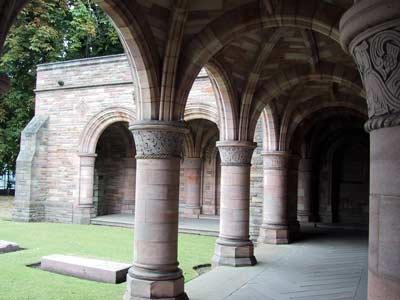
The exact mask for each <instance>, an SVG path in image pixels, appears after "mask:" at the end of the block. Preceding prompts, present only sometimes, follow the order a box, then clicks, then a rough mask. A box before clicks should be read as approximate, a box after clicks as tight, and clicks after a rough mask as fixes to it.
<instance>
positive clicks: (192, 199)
mask: <svg viewBox="0 0 400 300" xmlns="http://www.w3.org/2000/svg"><path fill="white" fill-rule="evenodd" d="M183 167H184V170H185V172H184V176H185V185H184V189H185V209H184V213H183V215H184V216H185V217H188V218H198V217H199V215H200V212H201V207H200V196H201V158H199V157H195V158H191V157H190V158H185V160H184V162H183Z"/></svg>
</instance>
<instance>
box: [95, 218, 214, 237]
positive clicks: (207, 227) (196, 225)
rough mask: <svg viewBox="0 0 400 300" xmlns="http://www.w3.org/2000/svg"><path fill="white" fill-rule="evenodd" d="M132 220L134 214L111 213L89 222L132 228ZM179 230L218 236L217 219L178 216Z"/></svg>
mask: <svg viewBox="0 0 400 300" xmlns="http://www.w3.org/2000/svg"><path fill="white" fill-rule="evenodd" d="M134 221H135V219H134V216H133V215H131V214H113V215H106V216H99V217H96V218H93V219H92V220H91V223H92V224H94V225H103V226H117V227H128V228H133V224H134ZM179 232H181V233H191V234H200V235H209V236H218V233H219V219H216V218H204V217H201V218H200V219H189V218H180V219H179Z"/></svg>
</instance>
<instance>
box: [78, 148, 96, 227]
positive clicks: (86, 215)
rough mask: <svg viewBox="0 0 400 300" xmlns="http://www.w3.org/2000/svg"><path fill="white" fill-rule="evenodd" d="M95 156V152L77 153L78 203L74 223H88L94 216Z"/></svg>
mask: <svg viewBox="0 0 400 300" xmlns="http://www.w3.org/2000/svg"><path fill="white" fill-rule="evenodd" d="M96 156H97V155H96V154H95V153H81V154H79V157H80V172H79V175H80V176H79V203H78V209H77V211H78V213H75V214H74V223H78V224H90V219H91V218H92V217H93V216H94V215H93V214H94V209H93V207H94V206H93V185H94V164H95V161H96Z"/></svg>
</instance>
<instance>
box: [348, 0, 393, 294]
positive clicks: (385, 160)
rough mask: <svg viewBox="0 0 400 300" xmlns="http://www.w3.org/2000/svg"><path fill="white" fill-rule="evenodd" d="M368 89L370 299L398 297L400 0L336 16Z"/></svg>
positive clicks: (362, 5)
mask: <svg viewBox="0 0 400 300" xmlns="http://www.w3.org/2000/svg"><path fill="white" fill-rule="evenodd" d="M340 31H341V32H340V39H341V43H342V46H343V48H344V49H345V50H346V51H348V52H349V53H350V54H352V55H353V57H354V60H355V62H356V63H357V65H358V70H359V71H360V75H361V78H362V81H363V84H364V87H365V90H366V95H367V104H368V115H369V120H368V121H367V123H366V124H365V128H366V130H367V131H369V132H370V143H371V151H370V155H371V156H370V160H371V162H370V163H371V167H370V204H369V207H370V211H369V222H370V225H369V247H368V250H369V259H368V300H384V299H385V300H386V299H390V300H399V299H400V234H399V232H400V85H399V82H400V1H398V0H359V1H357V2H356V3H355V4H354V5H353V6H352V7H351V8H350V9H349V10H348V11H347V12H346V13H345V14H344V15H343V17H342V19H341V21H340Z"/></svg>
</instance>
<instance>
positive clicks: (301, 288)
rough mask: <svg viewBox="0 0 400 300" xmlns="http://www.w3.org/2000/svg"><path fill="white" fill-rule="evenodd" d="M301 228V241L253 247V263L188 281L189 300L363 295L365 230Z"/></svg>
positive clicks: (358, 298) (331, 299) (343, 299)
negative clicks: (250, 265) (255, 263)
mask: <svg viewBox="0 0 400 300" xmlns="http://www.w3.org/2000/svg"><path fill="white" fill-rule="evenodd" d="M305 232H306V234H304V237H303V240H301V241H299V242H296V243H293V244H291V245H279V246H274V245H262V246H259V247H257V248H256V250H255V254H256V257H257V259H258V261H259V263H258V264H257V265H256V266H255V267H244V268H229V267H218V268H216V269H214V270H212V271H210V272H209V273H207V274H205V275H202V276H200V277H198V278H196V279H194V280H192V281H190V282H189V283H188V284H187V287H186V291H187V293H188V295H189V297H190V299H191V300H206V299H213V300H220V299H221V300H222V299H224V300H290V299H297V300H366V299H367V252H368V248H367V247H368V241H367V235H366V233H365V232H358V231H346V230H342V231H340V230H339V231H338V230H331V229H311V228H308V229H306V230H305ZM204 287H207V289H205V288H204Z"/></svg>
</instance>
